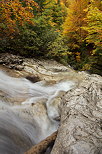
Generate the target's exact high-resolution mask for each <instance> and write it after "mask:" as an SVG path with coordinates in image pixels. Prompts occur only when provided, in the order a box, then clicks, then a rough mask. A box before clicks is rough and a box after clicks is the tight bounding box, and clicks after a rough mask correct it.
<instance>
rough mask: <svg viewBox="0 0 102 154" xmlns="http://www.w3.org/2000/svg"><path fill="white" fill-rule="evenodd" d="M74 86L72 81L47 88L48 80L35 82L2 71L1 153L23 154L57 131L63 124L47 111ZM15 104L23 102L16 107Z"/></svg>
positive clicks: (0, 81) (0, 83)
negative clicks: (59, 96)
mask: <svg viewBox="0 0 102 154" xmlns="http://www.w3.org/2000/svg"><path fill="white" fill-rule="evenodd" d="M73 86H74V83H73V82H71V81H61V82H59V83H56V84H53V85H46V84H45V81H40V82H36V83H31V82H30V81H28V80H27V79H25V78H14V77H10V76H8V75H7V74H6V73H5V72H3V71H0V99H1V100H0V154H22V153H24V151H26V150H27V149H29V148H30V147H31V146H32V145H34V144H36V143H38V142H40V141H41V140H42V139H44V138H46V137H47V136H48V135H50V134H51V133H53V132H54V131H55V130H57V128H58V124H59V122H58V121H54V120H53V121H52V119H51V118H50V116H48V113H47V112H48V111H50V104H51V102H52V100H53V99H54V98H55V97H57V96H58V94H59V92H60V91H68V90H70V89H71V88H72V87H73ZM2 95H3V96H2ZM3 97H5V99H4V98H3ZM2 98H3V99H2ZM8 100H9V101H8ZM10 100H12V102H10ZM42 100H43V103H42V104H41V103H40V104H38V102H39V101H42ZM15 101H16V102H17V101H20V103H18V104H16V105H15V103H14V102H15ZM32 103H33V104H34V103H35V104H36V103H37V106H32ZM54 112H56V111H55V110H52V113H51V114H53V115H55V113H54Z"/></svg>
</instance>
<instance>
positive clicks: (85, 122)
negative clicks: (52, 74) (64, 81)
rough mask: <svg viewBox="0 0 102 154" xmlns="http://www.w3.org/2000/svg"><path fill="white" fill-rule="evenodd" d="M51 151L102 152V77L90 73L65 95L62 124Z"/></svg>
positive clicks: (58, 153)
mask: <svg viewBox="0 0 102 154" xmlns="http://www.w3.org/2000/svg"><path fill="white" fill-rule="evenodd" d="M80 75H81V73H80ZM51 154H102V77H100V76H98V75H92V76H90V75H88V74H86V77H85V79H84V80H83V81H82V82H81V83H80V84H79V86H78V87H77V88H75V89H72V90H70V91H69V92H67V93H66V95H65V96H64V98H63V105H62V115H61V126H60V127H59V130H58V136H57V139H56V142H55V145H54V147H53V150H52V152H51Z"/></svg>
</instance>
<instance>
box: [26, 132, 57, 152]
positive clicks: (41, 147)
mask: <svg viewBox="0 0 102 154" xmlns="http://www.w3.org/2000/svg"><path fill="white" fill-rule="evenodd" d="M56 137H57V131H56V132H54V133H53V134H52V135H50V136H48V137H47V138H46V139H44V140H43V141H41V142H40V143H38V144H36V145H35V146H33V147H32V148H31V149H30V150H28V151H27V152H25V154H44V153H45V152H46V150H47V148H48V147H51V146H52V145H53V144H54V141H55V139H56Z"/></svg>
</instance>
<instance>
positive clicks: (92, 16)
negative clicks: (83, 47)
mask: <svg viewBox="0 0 102 154" xmlns="http://www.w3.org/2000/svg"><path fill="white" fill-rule="evenodd" d="M86 20H87V26H85V27H83V29H84V30H85V31H87V32H88V35H87V37H86V41H87V42H88V44H90V43H92V44H94V47H95V49H96V50H94V51H97V50H100V51H101V52H102V11H101V10H99V9H98V8H97V7H96V5H95V1H92V2H91V4H90V5H89V7H88V10H87V18H86ZM101 54H102V53H101Z"/></svg>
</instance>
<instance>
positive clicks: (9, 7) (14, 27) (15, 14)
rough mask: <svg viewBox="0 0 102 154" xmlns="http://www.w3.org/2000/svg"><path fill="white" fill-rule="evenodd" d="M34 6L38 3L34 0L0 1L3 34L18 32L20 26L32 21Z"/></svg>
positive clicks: (0, 20) (0, 22)
mask: <svg viewBox="0 0 102 154" xmlns="http://www.w3.org/2000/svg"><path fill="white" fill-rule="evenodd" d="M33 7H35V8H38V5H37V3H36V2H34V1H33V0H6V1H5V0H2V2H0V14H2V16H1V18H0V31H1V34H2V36H4V33H5V35H7V36H11V35H13V33H14V32H18V29H19V26H23V25H24V24H25V23H26V22H28V23H30V24H31V23H32V22H31V19H32V18H33V17H34V15H33V9H34V8H33Z"/></svg>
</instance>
